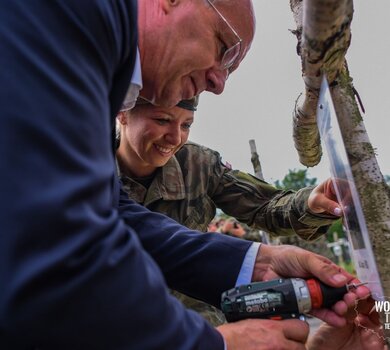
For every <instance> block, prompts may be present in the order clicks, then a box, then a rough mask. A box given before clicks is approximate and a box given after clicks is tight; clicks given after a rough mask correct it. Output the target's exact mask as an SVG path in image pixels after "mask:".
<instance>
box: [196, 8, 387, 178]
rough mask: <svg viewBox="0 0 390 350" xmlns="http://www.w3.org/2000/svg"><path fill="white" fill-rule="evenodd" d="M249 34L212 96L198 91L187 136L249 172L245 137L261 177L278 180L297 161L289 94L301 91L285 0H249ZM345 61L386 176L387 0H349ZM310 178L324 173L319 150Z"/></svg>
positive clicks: (326, 167) (292, 25)
mask: <svg viewBox="0 0 390 350" xmlns="http://www.w3.org/2000/svg"><path fill="white" fill-rule="evenodd" d="M253 2H254V9H255V13H256V21H257V25H256V34H255V38H254V41H253V44H252V48H251V50H250V51H249V53H248V55H247V56H246V58H245V59H244V61H243V62H242V64H241V66H240V67H239V69H238V70H237V71H235V72H234V73H233V74H232V75H231V76H230V77H229V80H228V81H227V85H226V88H225V91H224V92H223V93H222V95H219V96H216V95H213V94H211V93H203V94H202V96H201V98H200V103H199V108H198V111H197V112H196V114H195V122H194V124H193V126H192V127H191V135H190V139H191V140H192V141H194V142H197V143H200V144H203V145H206V146H208V147H210V148H212V149H215V150H217V151H219V152H220V154H221V156H222V159H223V161H227V162H229V163H230V164H232V166H233V168H235V169H240V170H243V171H246V172H250V173H253V166H252V163H251V161H250V157H251V154H250V148H249V140H250V139H254V140H255V141H256V146H257V153H258V154H259V157H260V162H261V166H262V171H263V175H264V178H265V180H266V181H268V182H272V183H273V182H274V181H276V180H281V179H283V178H284V176H285V175H286V174H287V173H288V171H289V169H292V170H293V169H305V167H304V166H303V165H302V164H300V162H299V159H298V154H297V152H296V150H295V148H294V144H293V139H292V113H293V109H294V104H295V100H296V99H297V97H298V95H299V94H300V93H301V92H303V91H304V83H303V80H302V76H301V61H300V57H299V56H298V55H297V54H296V43H297V40H296V38H295V36H294V35H293V34H291V32H290V31H289V29H295V28H296V25H295V22H294V18H293V15H292V13H291V11H290V6H289V1H288V0H285V1H281V0H278V1H265V0H253ZM354 9H355V11H354V18H353V21H352V42H351V46H350V48H349V50H348V53H347V56H346V57H347V62H348V66H349V70H350V74H351V76H352V78H353V82H354V87H355V88H356V90H357V91H358V92H359V95H360V97H361V99H362V101H363V104H364V107H365V110H366V113H365V114H364V115H363V120H364V125H365V127H366V129H367V132H368V136H369V138H370V141H371V143H372V145H373V147H374V148H375V149H376V154H377V160H378V163H379V167H380V169H381V171H382V173H383V174H384V175H390V149H389V148H390V147H389V144H390V142H389V141H388V139H389V138H390V94H389V92H390V89H389V86H387V85H386V83H388V82H389V80H390V73H389V65H388V64H387V63H388V62H390V38H389V30H388V14H389V13H390V1H389V0H372V1H367V0H355V1H354ZM308 176H309V177H316V178H317V179H318V181H323V180H325V179H326V178H328V177H329V176H330V171H329V163H328V161H327V159H326V155H325V154H324V155H323V157H322V160H321V162H320V164H319V165H317V166H316V167H313V168H309V169H308Z"/></svg>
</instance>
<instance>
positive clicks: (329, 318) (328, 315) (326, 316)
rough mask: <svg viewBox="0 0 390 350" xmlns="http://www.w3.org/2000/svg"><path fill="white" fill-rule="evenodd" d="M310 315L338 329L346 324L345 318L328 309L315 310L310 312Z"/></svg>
mask: <svg viewBox="0 0 390 350" xmlns="http://www.w3.org/2000/svg"><path fill="white" fill-rule="evenodd" d="M310 313H311V314H312V315H313V316H315V317H317V318H319V319H320V320H322V321H324V322H326V323H327V324H329V325H330V326H333V327H337V328H340V327H344V326H345V325H346V324H347V320H346V319H345V317H342V316H339V315H338V314H336V313H335V312H334V311H332V310H330V309H316V310H312V311H311V312H310Z"/></svg>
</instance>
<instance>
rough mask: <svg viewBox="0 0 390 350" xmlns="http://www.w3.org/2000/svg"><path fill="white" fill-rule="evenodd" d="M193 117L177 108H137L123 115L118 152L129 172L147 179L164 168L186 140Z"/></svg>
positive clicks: (184, 110) (142, 106)
mask: <svg viewBox="0 0 390 350" xmlns="http://www.w3.org/2000/svg"><path fill="white" fill-rule="evenodd" d="M193 118H194V112H192V111H189V110H186V109H183V108H180V107H176V106H175V107H172V108H164V107H157V106H152V105H140V106H137V107H135V108H134V109H133V110H131V113H126V114H123V115H122V116H121V117H120V119H119V121H120V123H121V124H122V131H121V144H120V152H126V155H125V157H126V160H127V166H128V167H129V166H130V167H129V168H130V170H131V172H132V173H134V174H136V175H137V176H147V175H149V174H151V173H152V172H153V171H154V170H155V169H156V168H158V167H161V166H163V165H165V164H166V163H167V162H168V160H169V159H170V158H171V157H172V156H173V155H174V154H175V153H176V152H177V151H178V150H179V149H180V148H181V147H182V146H183V144H184V143H185V142H186V141H187V139H188V135H189V132H190V127H191V124H192V122H193ZM121 148H122V150H123V151H122V150H121Z"/></svg>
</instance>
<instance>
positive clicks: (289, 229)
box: [120, 142, 335, 325]
mask: <svg viewBox="0 0 390 350" xmlns="http://www.w3.org/2000/svg"><path fill="white" fill-rule="evenodd" d="M120 175H121V174H120ZM120 177H121V180H122V183H123V188H124V190H125V191H126V192H127V193H128V194H129V197H130V198H131V199H133V200H135V201H137V202H138V203H140V204H143V205H144V206H146V207H147V208H149V209H150V210H152V211H157V212H160V213H164V214H166V215H168V216H170V217H171V218H173V219H174V220H176V221H177V222H179V223H181V224H183V225H184V226H187V227H189V228H191V229H196V230H199V231H206V230H207V226H208V224H209V223H210V222H211V220H212V219H213V218H214V216H215V213H216V208H217V207H218V208H220V209H222V210H223V211H224V212H225V213H226V214H228V215H230V216H232V217H235V218H236V219H237V220H238V221H240V222H243V223H246V224H247V225H249V226H251V227H252V228H254V229H261V230H264V231H266V232H269V233H271V234H275V235H282V236H286V235H293V234H297V235H299V236H300V237H301V238H303V239H306V240H314V239H316V238H318V237H320V236H321V235H322V234H323V233H325V232H326V231H327V228H328V225H330V224H332V223H333V221H334V220H335V217H333V216H327V215H314V214H311V213H310V212H309V211H308V206H307V198H308V196H309V194H310V192H311V188H306V189H302V190H300V191H298V192H293V191H282V190H277V189H276V188H275V187H273V186H271V185H270V184H268V183H266V182H264V181H262V180H259V179H257V178H256V177H254V176H252V175H249V174H246V173H243V172H241V171H238V170H232V169H230V168H229V167H226V166H225V165H224V164H222V162H221V157H220V155H219V154H218V153H217V152H216V151H213V150H211V149H209V148H206V147H204V146H200V145H197V144H195V143H191V142H188V143H187V144H185V145H184V146H183V147H182V148H181V149H180V150H179V151H178V152H177V153H176V155H175V156H174V157H172V158H171V159H170V160H169V161H168V163H167V164H166V165H165V166H163V167H161V168H159V169H158V170H157V172H156V173H155V177H154V179H153V180H152V183H151V184H150V186H149V188H148V189H146V188H145V187H144V186H143V185H141V184H140V183H139V182H137V181H135V180H134V179H131V178H129V177H127V176H124V175H123V176H122V175H121V176H120ZM180 300H182V301H183V302H184V304H185V305H186V306H189V305H190V306H191V307H192V308H195V309H198V310H203V311H204V312H202V315H204V316H205V317H206V319H208V320H209V321H210V322H211V323H212V324H213V325H218V324H219V318H220V316H221V317H223V315H222V314H221V312H220V311H219V310H216V309H215V308H213V307H211V308H212V310H214V311H215V312H216V313H217V314H218V315H214V314H212V312H211V311H209V310H210V309H209V307H210V306H206V305H203V306H202V304H204V303H202V304H199V305H197V306H195V304H194V303H201V302H200V301H195V300H194V299H192V300H190V299H188V297H185V296H181V297H180ZM202 308H203V309H202ZM205 310H207V311H205Z"/></svg>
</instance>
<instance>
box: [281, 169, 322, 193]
mask: <svg viewBox="0 0 390 350" xmlns="http://www.w3.org/2000/svg"><path fill="white" fill-rule="evenodd" d="M316 184H317V178H315V177H314V178H308V177H307V169H299V170H296V169H294V170H291V169H290V170H289V171H288V174H287V175H286V176H285V177H284V179H283V180H282V181H281V182H280V181H279V180H276V181H275V186H276V187H277V188H280V189H289V190H295V191H297V190H300V189H301V188H303V187H307V186H313V185H316Z"/></svg>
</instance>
